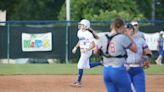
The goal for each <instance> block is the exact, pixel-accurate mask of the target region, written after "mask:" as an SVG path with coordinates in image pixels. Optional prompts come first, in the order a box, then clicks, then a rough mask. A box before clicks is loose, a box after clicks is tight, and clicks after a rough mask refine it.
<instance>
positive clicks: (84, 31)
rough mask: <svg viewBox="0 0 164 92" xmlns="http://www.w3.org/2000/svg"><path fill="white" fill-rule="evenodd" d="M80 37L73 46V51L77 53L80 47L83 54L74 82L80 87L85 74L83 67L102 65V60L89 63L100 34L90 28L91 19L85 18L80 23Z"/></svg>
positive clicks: (74, 84) (78, 34)
mask: <svg viewBox="0 0 164 92" xmlns="http://www.w3.org/2000/svg"><path fill="white" fill-rule="evenodd" d="M77 36H78V38H79V41H78V43H77V44H76V46H75V47H74V48H73V50H72V52H73V53H76V50H77V48H78V47H79V48H80V52H81V56H80V59H79V62H78V65H77V67H78V79H77V80H76V81H75V82H74V83H73V86H77V87H80V86H81V79H82V76H83V69H89V68H93V67H95V66H98V65H101V63H100V62H95V63H92V64H89V58H90V56H91V55H92V49H93V48H94V47H95V42H94V41H95V38H96V39H98V36H97V35H96V34H95V33H94V31H93V30H92V29H91V28H90V21H89V20H86V19H83V20H81V21H80V23H79V31H78V33H77Z"/></svg>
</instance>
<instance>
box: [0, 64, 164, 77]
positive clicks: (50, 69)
mask: <svg viewBox="0 0 164 92" xmlns="http://www.w3.org/2000/svg"><path fill="white" fill-rule="evenodd" d="M145 72H146V74H164V65H162V66H157V65H151V67H150V68H149V69H145ZM84 73H85V74H102V66H99V67H96V68H92V69H88V70H85V71H84ZM57 74H66V75H68V74H69V75H70V74H77V64H0V75H57Z"/></svg>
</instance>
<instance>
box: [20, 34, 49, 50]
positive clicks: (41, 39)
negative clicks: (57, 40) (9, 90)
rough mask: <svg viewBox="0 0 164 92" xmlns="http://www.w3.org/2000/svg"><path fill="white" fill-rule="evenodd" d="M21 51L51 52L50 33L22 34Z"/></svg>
mask: <svg viewBox="0 0 164 92" xmlns="http://www.w3.org/2000/svg"><path fill="white" fill-rule="evenodd" d="M22 50H23V51H51V50H52V33H42V34H29V33H22Z"/></svg>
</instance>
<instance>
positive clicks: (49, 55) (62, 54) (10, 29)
mask: <svg viewBox="0 0 164 92" xmlns="http://www.w3.org/2000/svg"><path fill="white" fill-rule="evenodd" d="M78 22H79V21H57V20H44V21H39V20H38V21H6V22H0V59H1V61H3V60H5V61H4V62H6V63H11V62H12V60H13V62H16V60H17V61H18V60H20V62H23V61H28V62H29V60H30V62H32V63H38V62H40V63H45V62H47V60H48V59H55V60H57V61H58V60H59V61H60V62H59V63H70V62H69V61H67V60H72V59H76V58H79V54H80V53H79V52H78V53H77V54H75V55H73V54H72V53H71V50H72V48H73V46H74V45H75V44H76V42H77V36H76V34H77V30H78ZM128 22H129V21H126V23H128ZM139 23H140V30H141V31H143V32H146V33H153V32H159V31H161V30H164V20H155V21H151V20H141V21H139ZM91 24H92V28H93V29H95V30H96V31H97V32H107V31H109V29H110V24H111V20H104V21H103V20H101V21H91ZM22 33H28V34H42V33H51V35H52V39H51V42H52V48H51V50H49V51H42V50H41V51H23V50H22V43H23V41H22ZM154 53H155V55H154V57H155V58H156V52H154ZM76 62H77V61H76Z"/></svg>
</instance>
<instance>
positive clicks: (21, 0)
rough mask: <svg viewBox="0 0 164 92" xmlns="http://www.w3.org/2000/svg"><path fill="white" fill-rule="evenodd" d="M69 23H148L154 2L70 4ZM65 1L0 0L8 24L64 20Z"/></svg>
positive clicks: (79, 0) (163, 0)
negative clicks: (141, 21)
mask: <svg viewBox="0 0 164 92" xmlns="http://www.w3.org/2000/svg"><path fill="white" fill-rule="evenodd" d="M70 1H71V20H80V19H83V18H87V19H90V20H110V19H113V18H116V17H122V18H124V19H126V20H131V19H135V20H142V19H151V16H152V15H151V14H152V2H153V0H70ZM154 4H155V14H156V19H158V20H163V19H164V17H163V14H164V5H163V4H164V0H155V3H154ZM65 7H66V0H0V10H6V11H7V20H65V19H66V9H65Z"/></svg>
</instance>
